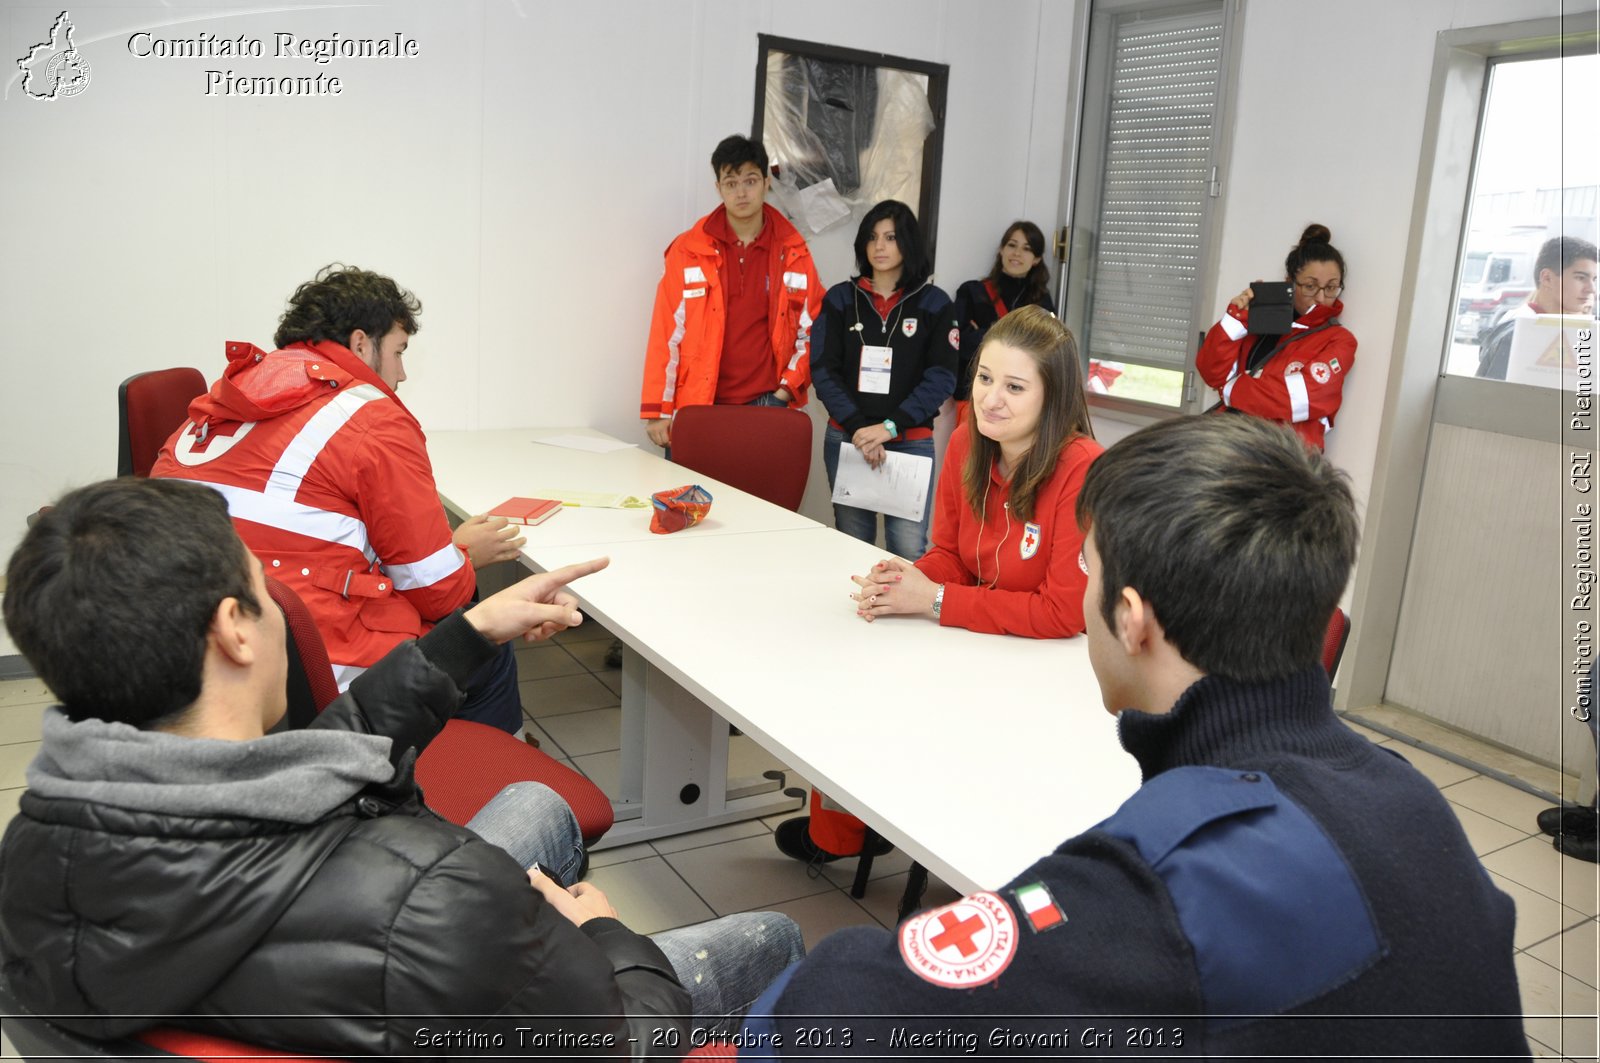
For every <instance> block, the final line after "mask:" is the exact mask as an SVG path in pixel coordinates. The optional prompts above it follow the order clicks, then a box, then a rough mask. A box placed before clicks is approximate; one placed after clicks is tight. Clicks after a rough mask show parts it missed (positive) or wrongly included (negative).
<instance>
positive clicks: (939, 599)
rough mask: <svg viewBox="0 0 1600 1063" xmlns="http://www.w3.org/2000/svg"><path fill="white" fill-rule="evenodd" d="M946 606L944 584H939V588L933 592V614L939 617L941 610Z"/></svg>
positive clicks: (936, 617)
mask: <svg viewBox="0 0 1600 1063" xmlns="http://www.w3.org/2000/svg"><path fill="white" fill-rule="evenodd" d="M943 608H944V584H943V583H941V584H939V589H938V590H936V591H934V592H933V616H934V619H938V617H939V610H941V609H943Z"/></svg>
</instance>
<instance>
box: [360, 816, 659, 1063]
mask: <svg viewBox="0 0 1600 1063" xmlns="http://www.w3.org/2000/svg"><path fill="white" fill-rule="evenodd" d="M445 926H448V927H449V930H448V932H447V933H441V928H442V927H445ZM385 980H386V982H387V985H386V986H385V997H386V998H387V999H388V1001H389V1002H390V1006H389V1008H388V1009H387V1010H388V1011H389V1012H390V1013H391V1014H392V1015H394V1016H396V1018H397V1020H398V1024H397V1025H396V1026H394V1027H392V1028H391V1032H390V1036H389V1042H390V1043H389V1047H388V1051H389V1052H407V1051H415V1046H414V1039H415V1029H416V1028H417V1027H418V1025H419V1020H418V1019H417V1018H416V1017H417V1016H428V1015H434V1016H438V1017H439V1018H438V1019H437V1020H436V1021H435V1022H434V1023H433V1026H435V1027H450V1026H455V1027H459V1026H461V1025H462V1024H463V1023H467V1022H469V1021H471V1020H468V1019H467V1018H466V1017H467V1016H478V1017H480V1018H479V1019H477V1020H475V1021H476V1023H478V1025H476V1029H478V1030H480V1031H482V1032H484V1033H487V1034H493V1033H499V1034H501V1035H502V1036H503V1038H504V1040H505V1045H504V1048H505V1049H507V1050H512V1049H514V1048H515V1047H518V1046H519V1045H520V1047H521V1048H522V1050H523V1051H524V1052H527V1053H532V1051H533V1050H535V1049H538V1050H541V1051H543V1052H548V1053H550V1054H555V1055H563V1056H565V1055H573V1056H579V1055H589V1054H599V1055H618V1056H624V1057H644V1056H648V1055H652V1054H654V1052H655V1051H661V1052H666V1053H667V1054H670V1055H674V1056H676V1055H677V1054H678V1052H681V1049H678V1050H670V1049H666V1048H664V1047H660V1046H663V1045H664V1044H676V1045H680V1046H681V1045H683V1044H687V1043H688V1030H689V1022H688V1018H689V1014H690V1005H689V994H688V993H687V992H686V991H685V990H684V989H683V988H682V987H681V986H680V985H679V984H678V981H677V978H676V976H675V975H674V974H673V971H672V966H671V964H670V963H669V962H668V961H667V958H666V955H665V954H664V953H662V951H661V950H660V949H659V948H658V947H657V946H656V945H655V943H654V942H652V941H651V940H650V939H649V938H647V937H644V936H643V935H641V934H635V933H634V932H633V931H631V930H629V929H627V928H626V927H625V926H623V925H622V924H621V923H620V922H618V921H616V920H615V919H594V920H590V921H589V922H588V923H585V924H584V925H583V926H582V927H578V926H575V925H574V924H573V923H572V922H571V921H570V920H568V919H567V918H566V917H565V916H563V915H562V914H560V913H559V912H557V911H556V910H555V909H554V908H552V907H551V906H550V905H549V904H547V903H545V901H544V898H543V897H542V896H540V894H539V893H538V891H536V890H535V889H534V888H533V887H532V886H530V885H528V883H527V879H526V877H525V876H524V875H523V873H522V871H521V870H520V869H519V868H517V867H516V865H515V862H514V861H512V860H511V859H510V858H509V857H508V856H506V855H505V853H503V852H502V851H500V850H499V849H496V848H494V847H493V846H490V845H488V844H486V843H481V842H477V841H475V840H474V841H470V842H468V843H467V844H465V845H463V846H461V847H460V848H458V849H456V850H455V851H454V852H452V853H450V854H449V855H448V856H446V857H444V858H443V859H441V860H440V861H439V862H437V863H436V864H435V865H434V866H433V867H431V868H429V869H428V871H427V873H426V874H424V875H423V876H422V877H421V878H420V879H418V880H417V881H416V883H415V885H414V886H413V888H412V889H411V892H410V896H409V897H407V898H406V901H405V904H404V906H403V908H402V910H401V912H400V915H399V917H398V918H397V919H396V920H395V923H394V926H393V927H392V928H391V930H390V949H389V963H388V968H387V973H386V975H385ZM402 1016H403V1017H404V1018H401V1017H402ZM667 1029H676V1030H677V1033H678V1036H677V1037H676V1038H673V1037H662V1036H658V1035H657V1031H662V1030H667ZM630 1039H631V1040H630ZM653 1048H654V1051H653Z"/></svg>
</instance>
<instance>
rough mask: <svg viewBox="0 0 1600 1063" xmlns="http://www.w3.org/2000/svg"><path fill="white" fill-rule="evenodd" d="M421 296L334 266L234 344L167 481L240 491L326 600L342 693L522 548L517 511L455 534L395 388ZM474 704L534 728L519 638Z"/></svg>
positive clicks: (258, 532) (243, 516)
mask: <svg viewBox="0 0 1600 1063" xmlns="http://www.w3.org/2000/svg"><path fill="white" fill-rule="evenodd" d="M421 310H422V304H421V303H420V302H419V301H418V300H417V298H416V297H415V296H413V295H412V294H411V293H410V292H407V291H406V290H404V289H403V288H401V287H400V286H399V285H397V284H396V283H395V282H394V281H392V280H390V279H389V278H388V277H384V276H380V275H379V274H376V273H372V272H369V271H367V270H363V269H356V268H355V267H353V266H352V267H344V266H338V265H332V266H328V267H326V268H324V269H323V270H321V271H320V272H319V273H318V274H317V275H316V277H315V278H314V279H313V280H310V281H307V282H306V283H305V284H302V285H300V287H299V288H298V289H296V290H295V293H294V295H292V296H290V298H289V307H288V309H287V310H285V311H284V314H283V318H282V319H281V320H280V321H279V324H278V331H277V334H276V335H275V336H274V337H273V342H274V343H275V344H276V345H277V347H278V349H277V350H274V351H263V350H261V349H260V348H258V347H256V346H255V345H254V344H249V343H237V342H235V343H229V344H227V356H228V367H227V369H226V370H225V371H224V373H223V375H222V378H221V379H220V380H218V381H217V382H216V383H215V384H214V385H212V388H211V390H210V392H208V393H207V394H205V395H202V396H200V397H199V398H198V399H196V400H195V401H194V402H193V403H192V404H191V405H190V407H189V421H188V423H186V424H185V425H184V426H183V427H182V428H180V429H178V431H177V432H175V433H173V436H172V438H171V439H169V440H167V443H166V445H165V446H163V447H162V448H161V454H160V456H159V457H158V458H157V459H156V464H155V466H154V467H153V468H152V469H151V472H150V474H151V475H152V476H162V477H172V478H177V479H184V480H194V481H197V482H200V483H204V484H206V485H207V486H209V487H211V488H213V489H214V490H216V491H217V492H218V493H220V494H221V495H222V496H223V497H224V498H225V499H227V501H228V510H229V513H230V515H231V516H232V517H233V522H234V526H235V527H236V528H238V530H239V536H240V538H242V539H244V541H245V544H246V545H247V546H249V547H250V550H251V552H253V553H254V554H255V555H256V556H257V557H259V558H260V559H261V563H262V565H263V566H264V567H265V569H266V572H267V574H268V575H270V576H272V577H273V578H274V579H277V580H281V581H282V582H284V583H286V584H288V585H289V586H290V587H291V588H292V589H293V590H294V591H295V593H297V594H298V595H299V596H300V597H301V598H302V599H304V600H305V603H306V605H307V607H308V608H309V609H310V610H311V614H312V616H313V617H314V618H315V619H316V622H317V628H318V630H320V631H321V633H322V637H323V640H324V641H325V642H326V643H327V646H328V656H329V658H330V659H331V660H332V662H333V666H334V674H335V677H336V678H337V679H338V681H339V689H340V690H343V689H344V688H345V687H347V686H349V685H350V681H351V680H353V679H354V678H355V677H356V676H358V675H360V674H361V673H362V672H364V671H365V670H366V669H367V668H368V667H370V666H371V665H373V664H376V663H377V662H378V660H379V659H381V658H382V657H383V656H384V654H386V653H388V652H389V651H390V650H392V649H393V648H394V647H396V646H398V645H399V644H400V643H402V642H404V641H405V640H407V639H413V638H417V637H419V636H421V635H423V634H425V633H426V632H427V631H428V630H429V629H430V628H432V627H433V625H434V624H435V623H437V622H438V621H439V620H442V619H443V618H444V617H446V616H449V615H450V614H451V613H452V612H453V611H455V610H456V609H458V608H460V607H462V606H464V605H466V604H467V603H468V602H469V601H471V599H472V597H473V593H474V591H475V590H476V589H477V578H476V574H475V569H476V568H478V567H481V566H483V565H487V564H492V563H493V562H496V561H506V560H510V559H512V558H514V557H516V556H517V553H518V548H519V547H520V546H521V545H522V543H523V540H522V539H521V538H517V537H515V536H516V530H515V528H514V527H510V526H507V523H506V521H505V520H504V519H502V518H495V519H493V520H489V519H486V518H484V517H473V518H471V519H469V520H468V521H466V522H465V523H463V524H462V525H461V527H460V528H458V529H456V531H455V532H454V534H452V533H451V530H450V526H449V524H448V523H447V522H446V520H445V514H444V509H443V507H442V506H440V504H439V494H438V489H437V488H436V487H435V486H434V482H433V467H432V465H431V464H430V463H429V461H428V452H427V449H426V447H425V440H424V438H423V434H422V426H421V425H420V424H419V423H418V422H417V419H416V417H414V416H413V415H412V413H411V411H410V410H408V409H406V407H405V404H404V403H402V402H401V401H400V398H399V396H398V395H396V394H395V389H396V388H398V387H399V386H400V383H401V382H402V381H404V380H405V378H406V371H405V366H404V362H403V358H404V355H405V350H406V346H407V344H408V343H409V342H410V339H411V336H412V334H413V333H415V332H416V331H417V328H418V326H417V314H418V313H420V312H421ZM459 715H460V716H461V717H462V718H463V719H468V720H476V721H478V722H479V723H486V724H490V725H492V726H495V727H499V728H501V729H502V730H505V731H509V732H511V733H512V734H516V733H518V732H519V731H521V729H522V726H523V719H522V701H521V698H520V697H519V696H518V693H517V666H516V657H515V656H514V654H513V653H512V652H511V647H510V646H509V645H506V646H502V647H501V648H500V651H499V652H498V653H497V655H496V656H495V657H494V658H493V659H492V660H491V661H490V662H489V663H488V664H486V665H484V666H483V667H482V668H481V669H480V670H479V671H478V672H476V673H475V674H474V675H473V677H472V679H471V682H470V683H469V684H468V687H467V700H466V701H465V702H464V703H463V705H462V708H461V711H460V713H459Z"/></svg>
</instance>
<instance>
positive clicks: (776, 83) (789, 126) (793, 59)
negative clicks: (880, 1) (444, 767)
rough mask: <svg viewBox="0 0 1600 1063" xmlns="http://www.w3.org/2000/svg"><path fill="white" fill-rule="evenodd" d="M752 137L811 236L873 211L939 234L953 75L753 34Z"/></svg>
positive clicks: (784, 200)
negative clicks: (907, 211)
mask: <svg viewBox="0 0 1600 1063" xmlns="http://www.w3.org/2000/svg"><path fill="white" fill-rule="evenodd" d="M758 41H759V44H760V48H759V54H758V58H757V61H756V93H755V117H754V119H753V121H752V123H751V130H752V135H753V136H755V137H756V138H757V139H759V140H761V141H762V143H763V144H764V145H765V146H766V149H767V153H768V154H769V155H770V156H771V158H772V166H773V170H774V176H773V180H772V195H773V198H774V200H776V201H777V203H778V205H779V206H781V207H782V208H783V209H784V211H785V213H787V214H788V215H789V217H790V218H791V219H792V220H793V221H794V223H795V225H796V226H798V227H799V228H800V230H801V231H802V232H805V233H807V234H808V235H814V234H816V233H820V232H823V231H825V230H828V229H832V228H834V227H835V226H840V225H844V226H854V225H856V224H857V223H858V222H859V221H860V219H861V217H862V215H864V214H865V213H866V212H867V210H868V209H869V208H871V207H872V205H873V204H875V203H877V202H879V201H881V200H885V199H898V200H900V201H902V202H904V203H906V204H908V205H910V206H911V207H912V208H913V209H914V210H916V212H917V220H918V221H920V222H921V223H922V231H923V232H924V233H925V234H927V239H928V249H929V251H930V253H931V252H932V251H933V242H934V240H935V238H936V234H937V233H938V231H939V225H938V221H939V170H940V164H941V162H942V159H943V153H944V111H945V97H946V92H947V90H948V83H949V78H950V67H949V66H948V65H946V64H944V63H930V62H924V61H922V60H919V59H904V58H901V57H899V56H892V55H885V54H883V53H881V52H865V51H859V50H857V49H853V48H840V47H837V46H834V45H830V44H817V43H814V42H811V41H797V40H792V39H790V38H787V37H773V36H770V35H768V34H765V33H763V34H760V35H759V37H758Z"/></svg>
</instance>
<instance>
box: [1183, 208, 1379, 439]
mask: <svg viewBox="0 0 1600 1063" xmlns="http://www.w3.org/2000/svg"><path fill="white" fill-rule="evenodd" d="M1331 239H1332V233H1330V232H1329V231H1328V229H1327V227H1326V226H1324V225H1317V224H1315V223H1313V224H1311V225H1308V226H1306V230H1305V232H1304V233H1302V234H1301V236H1300V242H1299V243H1298V244H1296V245H1295V246H1294V248H1293V249H1292V250H1290V252H1289V257H1288V258H1287V259H1285V260H1284V264H1283V268H1284V275H1285V277H1286V278H1287V279H1288V281H1289V283H1290V284H1293V285H1294V313H1295V319H1294V324H1293V325H1291V326H1290V329H1289V331H1288V332H1287V333H1285V334H1283V335H1257V334H1255V333H1252V332H1250V331H1249V323H1250V301H1251V300H1252V299H1253V298H1254V297H1255V292H1254V291H1253V290H1252V289H1250V288H1246V289H1245V290H1244V291H1242V292H1240V293H1239V294H1238V295H1236V296H1234V298H1233V302H1231V303H1229V304H1228V310H1227V313H1225V314H1223V315H1222V320H1221V321H1218V322H1217V323H1216V324H1215V325H1213V326H1211V331H1210V332H1208V333H1206V339H1205V343H1204V344H1202V345H1201V347H1200V354H1199V355H1198V356H1197V357H1196V358H1195V368H1196V369H1198V370H1199V371H1200V376H1201V377H1202V378H1203V379H1204V380H1205V382H1206V383H1207V384H1209V385H1211V386H1212V387H1214V388H1216V389H1217V392H1218V393H1219V394H1220V395H1221V396H1222V403H1221V408H1222V409H1226V410H1232V411H1236V412H1238V413H1250V414H1254V415H1255V416H1257V417H1264V418H1266V419H1267V420H1269V421H1277V422H1278V423H1279V424H1287V425H1289V426H1290V427H1292V428H1293V429H1294V430H1295V432H1296V433H1297V434H1298V435H1299V436H1300V438H1301V439H1303V440H1305V441H1306V442H1307V443H1309V444H1310V445H1311V446H1314V447H1316V448H1317V449H1318V450H1321V449H1322V448H1323V443H1324V440H1325V439H1326V437H1327V433H1328V431H1329V429H1331V428H1332V427H1333V421H1334V415H1335V414H1337V413H1338V412H1339V403H1340V401H1341V400H1342V399H1343V397H1344V381H1345V378H1346V377H1347V376H1349V374H1350V370H1352V369H1354V368H1355V363H1356V338H1355V336H1354V335H1353V334H1352V333H1351V332H1350V330H1349V329H1347V328H1345V327H1344V326H1343V325H1342V324H1340V323H1339V315H1340V314H1342V313H1343V312H1344V303H1343V302H1341V301H1340V300H1339V296H1340V295H1341V294H1342V293H1343V292H1344V256H1343V255H1341V254H1339V250H1338V249H1337V248H1336V247H1334V246H1333V244H1331V243H1329V240H1331Z"/></svg>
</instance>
